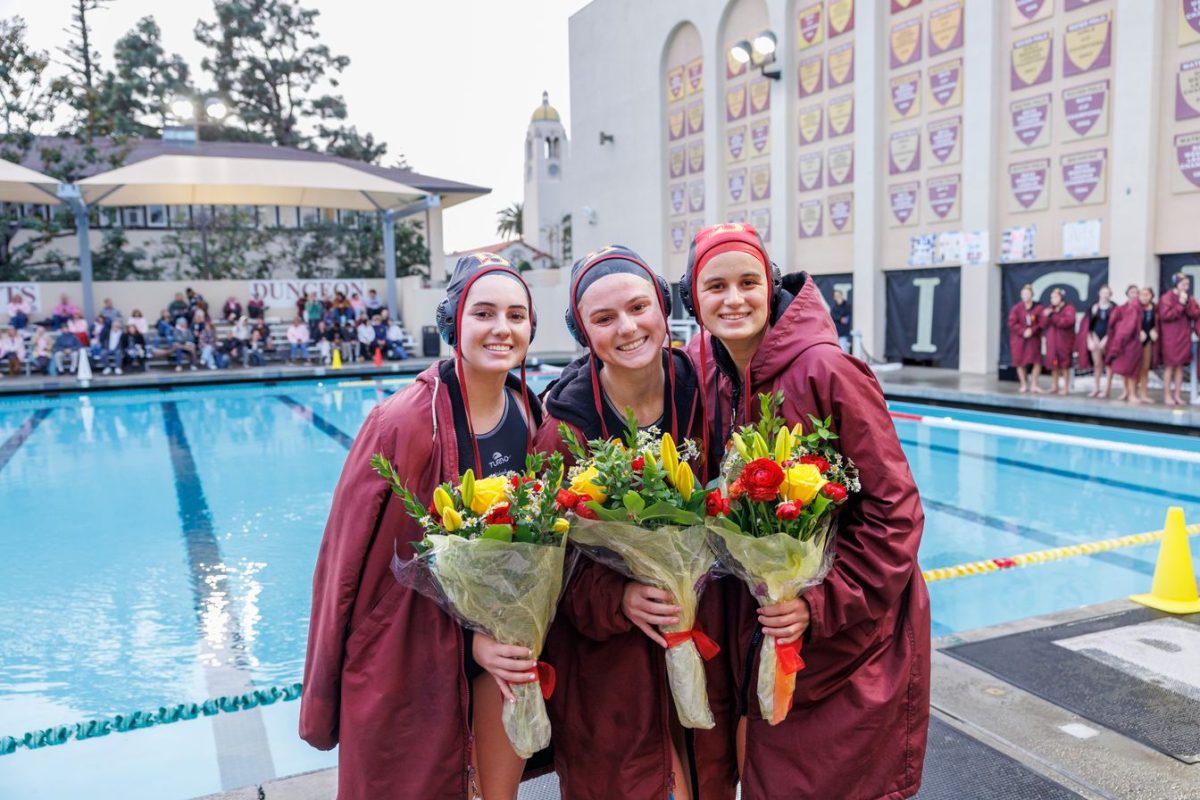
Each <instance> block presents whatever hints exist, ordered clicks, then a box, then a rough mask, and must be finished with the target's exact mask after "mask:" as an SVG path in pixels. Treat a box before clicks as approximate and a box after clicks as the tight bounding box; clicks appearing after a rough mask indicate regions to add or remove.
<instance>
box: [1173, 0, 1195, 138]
mask: <svg viewBox="0 0 1200 800" xmlns="http://www.w3.org/2000/svg"><path fill="white" fill-rule="evenodd" d="M1196 2H1198V3H1200V0H1196ZM1196 117H1200V58H1194V59H1192V60H1191V61H1185V62H1183V63H1182V64H1180V65H1179V72H1178V74H1176V76H1175V121H1176V122H1181V121H1183V120H1185V119H1195V118H1196Z"/></svg>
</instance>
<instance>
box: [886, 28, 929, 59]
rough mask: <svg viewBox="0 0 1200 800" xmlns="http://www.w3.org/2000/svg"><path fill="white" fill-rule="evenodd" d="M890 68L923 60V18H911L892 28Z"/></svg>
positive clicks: (889, 39)
mask: <svg viewBox="0 0 1200 800" xmlns="http://www.w3.org/2000/svg"><path fill="white" fill-rule="evenodd" d="M888 41H889V43H890V47H889V53H890V56H889V58H888V66H890V67H891V68H892V69H896V68H897V67H903V66H906V65H908V64H912V63H913V62H915V61H920V60H921V18H920V17H910V18H908V19H906V20H904V21H903V22H897V23H896V24H895V25H893V26H892V33H891V36H890V37H889V38H888Z"/></svg>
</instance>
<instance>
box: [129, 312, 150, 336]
mask: <svg viewBox="0 0 1200 800" xmlns="http://www.w3.org/2000/svg"><path fill="white" fill-rule="evenodd" d="M125 327H126V330H135V331H137V332H138V333H140V334H141V335H142V336H145V335H146V331H148V330H150V323H149V322H148V321H147V320H146V318H145V317H143V316H142V310H141V309H140V308H135V309H134V310H133V313H131V314H130V315H129V322H127V323H126V326H125Z"/></svg>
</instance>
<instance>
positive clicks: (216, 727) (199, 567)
mask: <svg viewBox="0 0 1200 800" xmlns="http://www.w3.org/2000/svg"><path fill="white" fill-rule="evenodd" d="M162 414H163V428H164V430H165V431H166V434H167V444H168V448H169V449H170V454H171V468H172V470H173V472H174V474H175V497H176V499H177V501H178V503H179V521H180V522H181V523H182V526H183V537H184V541H185V543H186V549H187V559H188V570H189V572H190V573H191V579H192V596H193V599H194V607H195V610H196V615H197V618H198V622H199V623H200V632H201V639H200V646H201V654H200V655H201V666H202V667H203V669H204V681H205V685H206V686H207V687H208V690H209V692H208V693H209V695H210V696H221V695H230V694H241V693H245V692H252V691H253V690H254V679H253V677H252V676H251V674H250V668H249V664H248V662H247V660H246V650H245V643H244V642H243V641H242V638H241V635H240V634H239V633H238V631H240V630H241V626H240V624H239V623H238V619H237V611H236V609H235V608H234V606H233V604H232V603H231V602H230V601H231V597H230V595H231V592H229V591H228V587H227V581H228V577H227V574H226V573H225V571H224V567H225V562H224V559H223V558H222V556H221V546H220V543H219V542H218V541H217V535H216V530H215V528H214V526H213V518H212V511H211V509H210V508H209V505H208V500H207V499H206V498H205V496H204V486H203V485H202V484H201V482H200V471H199V470H198V469H197V468H196V460H195V459H194V458H193V457H192V448H191V445H190V444H189V443H188V440H187V433H186V432H185V431H184V428H183V420H182V419H181V418H180V416H179V409H178V407H177V406H176V405H175V403H174V402H173V401H169V400H168V401H165V402H163V403H162ZM247 711H248V713H244V714H223V715H220V716H217V717H214V718H213V723H212V725H213V738H214V739H215V742H216V749H217V766H218V769H219V771H220V774H221V788H222V789H236V788H238V787H241V786H248V785H250V784H259V783H262V782H263V781H266V780H270V779H271V778H274V777H275V764H274V759H273V758H272V757H271V747H270V743H269V742H268V740H267V729H266V724H265V723H264V722H263V718H262V713H261V711H259V710H258V709H257V708H255V709H248V710H247Z"/></svg>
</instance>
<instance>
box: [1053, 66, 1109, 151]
mask: <svg viewBox="0 0 1200 800" xmlns="http://www.w3.org/2000/svg"><path fill="white" fill-rule="evenodd" d="M1108 94H1109V92H1108V79H1107V78H1106V79H1104V80H1102V81H1095V82H1094V83H1086V84H1084V85H1083V86H1076V87H1075V88H1073V89H1064V90H1063V93H1062V100H1063V120H1064V121H1065V122H1066V123H1067V126H1066V128H1065V129H1064V130H1063V141H1064V142H1070V141H1074V140H1076V139H1089V138H1091V137H1093V136H1104V135H1105V134H1107V133H1108Z"/></svg>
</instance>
